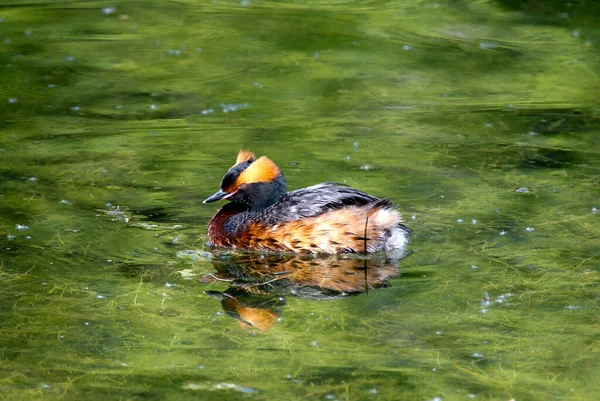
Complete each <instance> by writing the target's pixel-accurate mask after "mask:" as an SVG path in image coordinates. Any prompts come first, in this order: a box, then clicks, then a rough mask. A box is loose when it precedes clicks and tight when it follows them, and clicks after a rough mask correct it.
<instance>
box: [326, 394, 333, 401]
mask: <svg viewBox="0 0 600 401" xmlns="http://www.w3.org/2000/svg"><path fill="white" fill-rule="evenodd" d="M325 399H326V400H335V399H336V398H335V395H333V394H327V395H326V396H325Z"/></svg>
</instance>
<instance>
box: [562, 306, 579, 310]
mask: <svg viewBox="0 0 600 401" xmlns="http://www.w3.org/2000/svg"><path fill="white" fill-rule="evenodd" d="M565 309H569V310H577V309H583V306H582V305H568V306H565Z"/></svg>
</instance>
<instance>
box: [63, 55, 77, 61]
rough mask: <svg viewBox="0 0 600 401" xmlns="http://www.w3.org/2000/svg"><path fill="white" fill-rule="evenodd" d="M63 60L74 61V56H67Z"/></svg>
mask: <svg viewBox="0 0 600 401" xmlns="http://www.w3.org/2000/svg"><path fill="white" fill-rule="evenodd" d="M65 60H66V61H69V62H71V61H75V57H73V56H67V57H65Z"/></svg>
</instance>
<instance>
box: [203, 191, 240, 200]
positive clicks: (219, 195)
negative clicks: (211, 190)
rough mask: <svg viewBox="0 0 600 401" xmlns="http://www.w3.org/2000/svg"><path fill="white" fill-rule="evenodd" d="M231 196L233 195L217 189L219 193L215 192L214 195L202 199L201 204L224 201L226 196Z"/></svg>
mask: <svg viewBox="0 0 600 401" xmlns="http://www.w3.org/2000/svg"><path fill="white" fill-rule="evenodd" d="M231 195H233V193H227V192H225V191H223V190H221V189H219V192H217V193H215V194H212V195H211V196H209V197H208V198H206V199H204V202H202V203H210V202H216V201H218V200H221V199H225V198H227V197H228V196H231Z"/></svg>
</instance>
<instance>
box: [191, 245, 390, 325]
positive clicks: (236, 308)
mask: <svg viewBox="0 0 600 401" xmlns="http://www.w3.org/2000/svg"><path fill="white" fill-rule="evenodd" d="M212 263H213V266H214V268H215V270H216V272H215V273H211V274H208V275H206V276H204V277H203V278H202V281H204V282H218V281H221V282H228V283H229V288H228V289H227V290H225V291H206V294H207V295H210V296H213V297H215V298H218V299H219V300H220V301H221V306H222V307H223V311H224V312H225V313H226V314H227V315H229V316H231V317H233V318H234V319H236V320H237V321H238V323H239V325H240V327H242V328H244V329H250V328H255V329H259V330H269V329H270V328H271V327H272V326H273V324H274V323H275V322H276V321H277V319H278V318H279V317H280V316H281V313H282V311H283V308H284V306H285V303H286V301H285V296H293V297H298V298H302V299H309V300H319V301H323V300H334V299H340V298H344V297H348V296H353V295H358V294H362V293H364V292H367V293H368V291H369V290H371V289H377V288H382V287H387V286H389V283H388V279H390V278H392V277H395V276H397V275H398V274H399V269H398V255H389V254H379V255H371V256H369V257H367V258H365V257H364V256H362V255H361V256H359V255H332V256H327V257H314V256H309V255H294V254H259V253H252V252H243V253H227V254H222V255H219V254H215V257H214V258H213V260H212Z"/></svg>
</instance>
